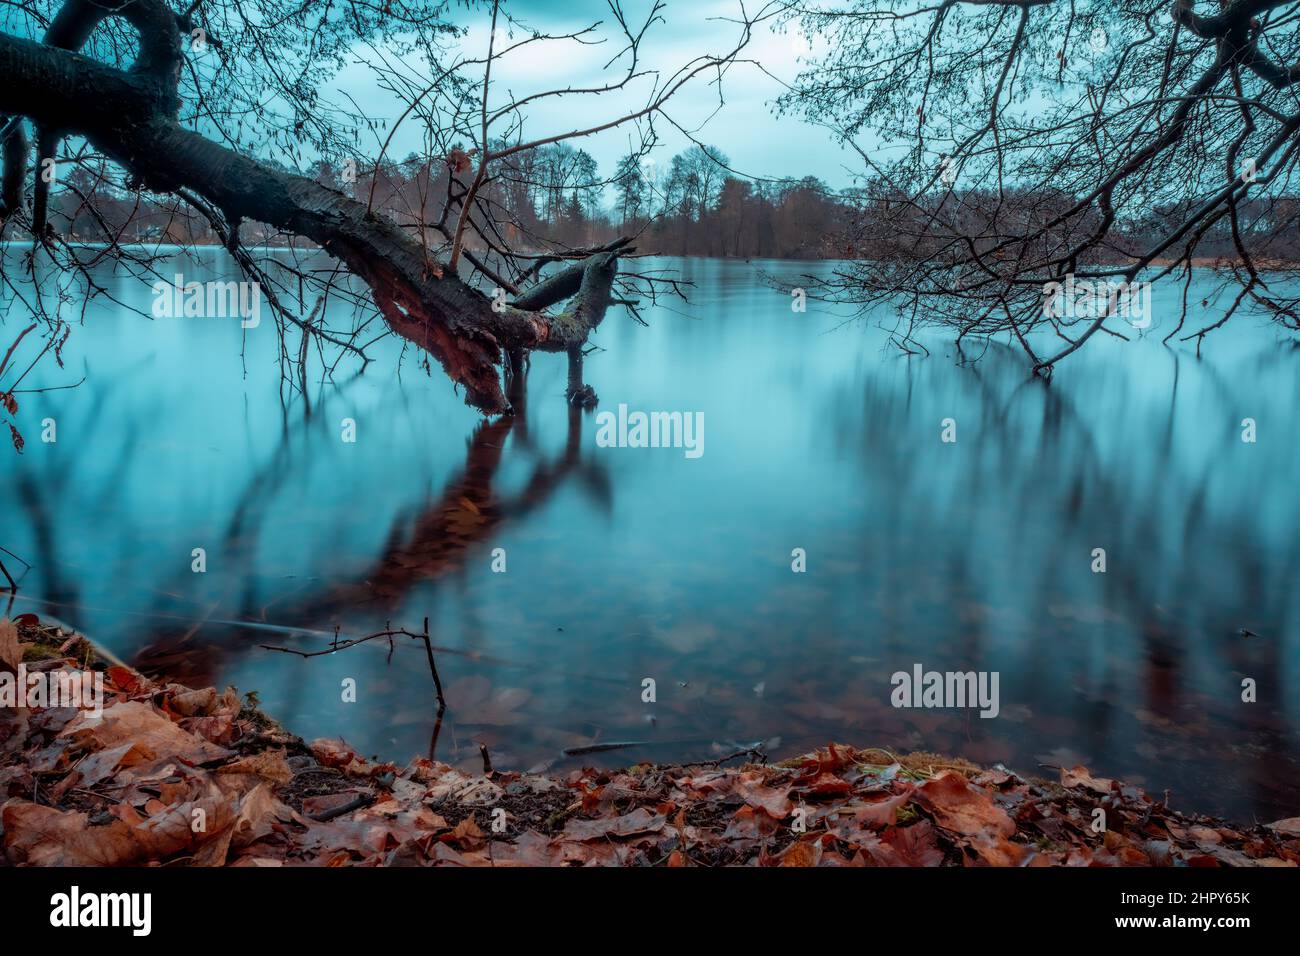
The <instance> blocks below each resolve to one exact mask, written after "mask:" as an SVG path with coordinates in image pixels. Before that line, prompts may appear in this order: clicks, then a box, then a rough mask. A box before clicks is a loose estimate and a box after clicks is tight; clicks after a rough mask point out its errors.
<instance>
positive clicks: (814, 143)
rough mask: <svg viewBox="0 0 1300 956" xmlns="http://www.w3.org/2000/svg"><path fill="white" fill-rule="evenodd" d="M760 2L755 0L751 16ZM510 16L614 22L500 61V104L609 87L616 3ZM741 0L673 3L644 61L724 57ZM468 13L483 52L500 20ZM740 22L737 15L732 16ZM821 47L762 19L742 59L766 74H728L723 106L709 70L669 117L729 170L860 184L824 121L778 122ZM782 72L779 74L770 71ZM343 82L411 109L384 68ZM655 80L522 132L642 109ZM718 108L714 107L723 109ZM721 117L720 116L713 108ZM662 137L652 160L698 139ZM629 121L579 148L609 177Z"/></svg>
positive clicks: (561, 101)
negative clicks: (720, 155) (718, 154)
mask: <svg viewBox="0 0 1300 956" xmlns="http://www.w3.org/2000/svg"><path fill="white" fill-rule="evenodd" d="M761 2H762V0H746V8H747V9H748V10H750V11H751V13H752V12H753V11H754V10H755V9H757V8H758V6H759V5H760V4H761ZM505 9H506V11H507V12H508V13H509V14H510V15H511V16H512V17H513V18H514V19H515V20H517V21H522V22H523V23H525V24H526V25H527V26H529V27H532V28H533V29H536V30H538V31H540V32H543V33H553V34H554V33H559V34H562V33H571V32H575V31H577V30H580V29H582V28H584V27H587V26H590V25H591V24H593V23H595V22H596V21H598V20H603V21H604V26H603V27H602V28H601V31H600V33H599V35H600V36H602V37H605V38H606V42H604V43H603V44H601V45H584V44H582V43H579V42H577V41H573V40H556V41H546V42H542V43H534V44H529V45H526V46H524V47H522V48H520V49H519V50H517V51H513V52H511V53H510V54H509V55H508V56H507V57H505V58H504V59H502V60H500V61H498V63H497V64H496V65H495V66H494V68H493V69H494V75H493V82H492V87H493V91H494V92H495V93H496V94H497V95H496V96H494V97H493V99H492V100H491V101H490V103H495V104H497V105H499V104H500V103H502V102H504V99H503V97H504V95H505V93H506V91H510V92H513V93H514V94H515V95H516V96H520V95H525V94H527V93H530V92H538V91H541V90H546V89H554V88H557V87H567V86H570V85H574V86H589V85H592V84H594V83H598V82H599V83H605V82H608V81H609V79H610V78H611V77H612V76H614V75H616V73H617V72H619V70H620V68H621V67H623V65H624V63H625V61H620V62H619V63H618V64H616V65H615V66H613V67H611V68H610V69H609V71H604V70H603V69H602V68H603V67H604V64H605V62H606V61H607V60H609V59H610V58H611V57H612V56H613V55H614V54H615V53H617V52H618V50H619V49H620V48H621V47H622V45H623V44H622V43H621V42H619V41H620V39H621V35H620V34H619V33H618V32H617V27H616V26H615V25H614V23H613V20H612V18H611V16H610V11H609V8H608V6H607V5H606V4H605V3H604V2H603V0H573V2H557V0H519V2H514V3H509V4H507V5H506V7H505ZM623 9H624V11H625V13H626V15H627V19H628V21H629V23H631V24H638V25H639V24H640V23H641V22H643V21H644V19H645V17H646V16H647V15H648V13H649V11H650V9H651V2H650V0H625V2H624V4H623ZM739 11H740V0H667V3H666V6H665V9H664V11H663V12H662V14H661V15H662V16H663V18H664V20H665V21H666V22H663V23H656V24H655V25H654V26H653V27H652V28H651V29H650V31H649V33H648V34H647V36H646V41H645V43H644V46H643V49H642V62H641V68H643V69H657V70H660V71H661V72H662V73H663V74H664V75H667V74H670V73H672V72H674V71H675V70H676V69H677V68H678V67H680V66H682V65H684V64H686V63H687V62H689V61H690V60H692V59H693V58H695V57H697V56H700V55H703V54H716V55H720V54H723V53H725V52H727V51H728V50H730V49H731V48H732V47H734V45H735V43H736V40H737V38H738V37H739V35H740V28H739V26H738V25H737V24H736V23H735V22H734V19H735V18H736V17H737V15H738V14H739ZM464 16H465V15H464V13H463V12H462V13H461V14H460V17H459V18H458V22H462V23H466V24H467V25H468V27H469V29H468V33H467V34H466V36H465V37H464V38H463V40H462V41H461V47H462V49H463V50H464V51H465V52H466V53H467V54H469V55H473V56H482V55H484V54H485V53H486V51H487V43H488V38H489V34H490V29H489V24H490V20H489V18H488V16H487V15H486V14H484V15H482V16H479V15H477V14H476V15H475V16H474V17H473V18H471V19H469V20H465V19H464ZM724 18H731V19H732V20H733V22H726V19H724ZM498 27H499V28H500V29H504V30H509V29H513V31H514V36H513V38H511V37H510V36H509V35H508V34H507V35H506V36H505V37H504V39H505V42H507V43H511V42H518V40H519V39H522V38H523V37H524V36H526V35H527V32H526V31H523V30H521V29H519V28H518V27H514V28H511V27H510V26H509V25H508V24H505V23H503V22H502V21H500V20H499V21H498ZM814 53H815V48H814V47H813V46H812V45H810V44H809V43H808V41H807V40H806V39H804V37H803V36H802V35H801V34H799V33H798V31H797V29H795V28H793V27H791V28H789V29H787V30H785V31H782V30H781V29H780V28H778V27H776V25H775V24H772V23H769V24H760V25H759V26H758V27H757V28H756V30H755V34H754V38H753V40H752V41H751V43H750V45H749V46H748V47H747V48H746V51H745V53H744V54H742V55H743V56H746V57H748V58H750V59H754V60H757V61H758V62H759V63H761V64H762V69H760V68H758V67H757V66H754V65H750V64H738V65H736V66H734V67H733V68H732V69H731V71H730V72H729V73H728V74H727V76H726V78H725V80H724V93H725V102H724V103H723V105H722V106H721V108H720V109H719V108H718V97H717V92H716V88H715V87H713V86H711V85H709V78H708V77H706V76H704V75H701V76H699V77H697V78H696V79H695V80H693V81H692V82H691V84H690V85H689V86H688V87H687V88H686V89H684V90H683V91H682V92H681V93H679V94H678V95H677V96H676V97H674V99H673V100H672V101H670V104H669V106H668V110H667V112H668V114H669V115H670V116H671V117H672V118H673V119H674V120H675V121H676V122H677V123H679V124H680V125H681V126H682V127H684V128H685V129H686V130H689V131H691V132H693V133H694V135H696V136H697V137H698V138H699V139H700V141H702V142H705V143H708V144H710V145H712V146H716V147H717V148H719V149H721V150H722V152H724V153H725V154H726V155H727V156H728V157H729V158H730V160H731V166H732V167H733V168H734V169H736V170H738V171H740V172H742V173H745V174H747V175H752V176H757V177H771V178H780V177H785V176H794V177H802V176H806V175H814V176H818V177H820V178H821V179H823V180H824V181H826V182H827V184H828V185H830V186H831V187H833V188H839V187H844V186H847V185H849V184H850V177H851V174H852V171H853V170H854V169H855V168H858V166H859V165H860V161H858V162H857V163H855V160H856V159H857V158H856V156H855V155H854V154H853V153H851V152H850V151H847V150H845V149H844V148H843V147H841V146H840V145H839V144H837V143H836V142H835V139H834V137H833V136H832V135H831V134H830V133H829V132H827V131H826V130H823V129H821V128H818V127H815V126H812V125H810V124H807V123H805V122H804V121H802V120H801V119H798V118H796V117H780V118H778V117H777V116H776V115H775V113H774V110H773V101H774V100H775V99H776V97H778V96H779V95H780V94H781V92H782V89H783V87H782V81H785V82H789V81H790V80H792V79H793V78H794V76H795V75H796V74H797V72H798V71H799V61H800V59H801V58H807V57H808V56H809V55H812V54H814ZM765 71H766V73H770V74H772V75H771V76H768V75H765ZM338 86H339V88H340V89H342V90H346V91H347V92H348V94H350V95H351V96H352V97H353V98H354V99H355V100H356V102H357V103H358V104H359V105H361V106H362V107H363V108H364V109H365V110H366V112H367V113H369V114H371V115H373V116H376V117H394V116H396V115H397V114H398V113H399V112H400V110H401V107H400V106H399V105H398V104H397V101H396V100H395V99H394V98H393V97H392V96H391V94H389V93H387V92H386V91H384V90H383V89H381V88H380V87H379V85H378V84H377V83H376V81H375V75H374V73H373V72H372V71H371V70H369V69H368V68H367V66H366V65H365V64H364V63H362V62H360V61H358V62H357V63H355V64H353V65H352V66H350V67H348V68H347V69H345V70H344V71H343V73H342V74H340V76H339V78H338ZM648 90H649V81H648V80H642V81H641V82H640V83H639V84H638V85H637V86H635V87H633V89H632V90H631V91H628V92H623V91H620V92H619V93H617V94H605V95H601V96H599V97H592V96H586V97H583V96H565V97H560V98H557V99H548V100H543V101H539V102H538V103H536V104H534V105H530V106H529V108H528V110H527V114H526V115H527V120H526V125H525V128H524V134H525V136H528V137H540V136H544V135H550V134H554V133H560V132H567V131H569V130H572V129H574V128H577V127H586V126H590V125H596V124H597V123H599V122H603V121H605V120H608V119H612V118H614V117H616V116H618V115H620V114H622V113H625V112H627V111H629V110H631V109H633V108H635V106H637V105H639V104H644V102H645V99H646V94H647V92H648ZM715 110H716V112H715ZM711 114H712V115H711ZM656 131H657V132H658V134H659V136H660V138H661V139H662V141H663V144H662V145H661V146H659V147H658V148H657V149H656V150H655V151H654V152H653V153H652V154H651V157H652V158H653V159H654V160H655V161H656V163H659V164H663V165H666V164H667V163H668V161H669V160H670V159H671V157H672V156H673V154H675V153H677V152H680V151H681V150H683V149H685V148H686V147H688V146H689V145H690V140H689V139H688V138H687V137H686V136H685V135H684V134H683V133H681V132H679V131H678V130H676V129H675V128H673V127H672V125H671V124H669V123H666V122H663V121H662V120H660V121H658V122H656ZM635 137H636V133H635V130H633V129H631V128H621V129H615V130H609V131H606V132H603V133H599V134H596V135H594V136H591V137H587V138H584V139H582V140H574V141H572V145H574V146H575V147H580V148H582V149H585V150H587V152H589V153H591V154H592V155H593V156H594V157H595V159H596V161H597V162H598V163H599V164H600V169H601V172H602V173H603V174H604V175H611V174H612V173H613V171H614V167H615V164H616V163H617V161H618V159H619V157H620V156H622V155H624V154H626V153H627V152H628V150H629V147H630V146H631V145H632V144H633V143H634V142H635ZM420 146H421V141H420V136H419V131H418V129H417V128H416V127H415V126H414V125H412V126H410V127H409V129H407V128H403V129H402V130H400V131H399V132H398V134H397V136H396V137H395V139H394V145H393V147H391V148H390V154H391V155H395V156H398V157H401V156H406V155H408V154H410V153H411V152H413V151H418V150H419V148H420Z"/></svg>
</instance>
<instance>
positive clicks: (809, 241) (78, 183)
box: [50, 143, 850, 259]
mask: <svg viewBox="0 0 1300 956" xmlns="http://www.w3.org/2000/svg"><path fill="white" fill-rule="evenodd" d="M469 161H470V155H469V154H467V153H464V152H461V151H459V150H454V151H453V152H452V154H451V155H450V156H449V157H446V158H444V159H438V160H429V159H421V158H419V157H415V156H411V157H409V158H407V159H406V160H404V161H400V162H386V163H383V164H382V165H380V167H379V168H378V169H376V168H375V166H373V165H359V164H356V163H355V162H354V161H344V162H343V163H338V162H335V163H329V162H319V163H317V164H315V166H314V167H313V168H312V169H310V170H309V174H310V175H311V176H312V177H313V178H314V179H316V180H317V181H318V182H321V183H323V184H325V185H329V186H332V187H335V188H337V189H341V190H343V191H345V192H350V193H351V194H352V195H353V196H355V197H357V198H359V199H361V200H363V201H365V202H367V203H368V204H369V205H370V206H371V207H372V208H373V209H374V210H376V211H378V212H383V213H385V214H387V215H389V216H391V217H392V218H393V219H394V220H396V221H397V223H398V224H399V225H402V226H404V227H406V228H408V229H411V230H413V231H415V232H417V233H418V232H420V231H421V229H422V228H427V227H428V226H429V225H431V224H432V223H434V222H436V221H437V219H438V217H439V215H440V214H441V212H442V210H444V209H446V208H447V206H448V204H447V202H446V197H447V195H448V193H449V192H450V191H452V190H456V189H458V188H460V187H459V183H460V178H462V177H460V173H461V172H462V171H463V169H464V168H465V166H466V164H467V163H468V162H469ZM727 163H728V160H727V158H726V156H725V155H724V154H723V153H722V152H721V151H720V150H717V149H714V148H712V147H702V146H692V147H690V148H689V149H687V150H685V151H683V152H681V153H678V154H677V155H676V156H674V157H672V159H671V160H670V161H669V162H668V163H667V164H666V165H662V164H660V163H659V162H657V161H656V160H654V159H653V158H650V157H648V156H645V155H642V154H629V155H628V156H625V157H624V158H623V159H622V160H621V161H620V162H619V163H618V164H617V166H616V168H615V169H614V170H613V172H612V175H608V176H602V174H601V171H600V169H599V167H598V165H597V163H596V160H595V159H594V158H593V157H592V156H591V155H590V154H589V153H587V152H586V151H585V150H582V149H577V148H574V147H573V146H571V145H569V144H568V143H558V144H555V145H552V146H547V147H543V148H540V149H536V150H532V151H529V152H526V153H521V154H519V155H518V156H516V157H511V158H510V160H509V161H507V162H505V163H503V164H502V166H503V169H502V170H501V171H500V172H498V174H497V176H496V178H495V179H494V181H493V182H491V183H490V184H488V186H486V187H485V188H484V189H483V190H482V191H481V193H480V194H479V196H478V197H477V199H476V202H477V203H478V207H477V208H476V210H475V214H474V216H473V219H474V221H475V224H476V225H477V227H478V229H477V233H478V234H477V235H476V236H475V237H474V239H473V240H472V241H471V242H470V247H471V248H476V247H477V248H483V247H486V246H487V245H488V244H490V243H495V242H498V241H499V242H500V244H501V245H502V246H503V247H504V246H507V245H508V246H515V245H517V244H522V245H523V246H525V247H527V246H531V247H533V248H535V249H536V250H538V251H543V252H544V251H547V250H548V249H550V248H553V247H556V246H569V247H574V248H582V247H591V246H598V245H601V244H603V243H606V242H609V241H610V240H612V239H613V238H615V237H617V236H619V235H627V234H634V235H636V236H637V243H636V244H637V248H638V250H640V251H644V252H648V253H657V254H661V255H674V256H724V257H742V258H791V259H814V258H824V257H838V256H842V255H844V254H845V252H846V250H847V247H846V246H845V245H844V243H843V242H842V241H841V238H840V237H842V236H843V235H844V234H845V233H846V231H847V229H848V226H849V222H850V220H849V207H848V206H847V205H846V204H845V203H844V201H843V197H841V196H840V195H838V194H836V193H835V192H834V191H833V190H831V189H830V188H829V187H827V186H826V185H825V184H824V183H823V182H822V181H821V180H819V179H817V178H815V177H812V176H808V177H804V178H802V179H782V180H758V181H754V180H750V179H746V178H742V177H741V176H739V175H735V174H733V173H732V172H730V171H729V170H728V168H727ZM62 185H63V187H64V188H62V189H60V190H58V191H57V192H56V193H55V196H54V198H53V199H52V201H51V217H50V218H51V221H52V222H53V223H54V225H55V228H56V229H57V231H59V232H60V233H62V234H64V235H66V236H68V237H69V238H73V239H76V240H80V241H88V242H94V241H107V240H108V239H110V238H113V239H115V240H117V241H122V242H132V241H145V242H175V243H178V244H190V243H200V244H201V243H214V242H217V241H218V240H217V237H216V236H215V235H214V234H213V232H212V229H211V227H210V225H209V224H208V222H207V221H206V220H205V219H204V218H203V217H202V216H199V215H198V214H196V213H195V212H193V211H192V210H191V209H190V208H189V207H188V206H186V205H185V204H184V203H180V202H178V201H176V200H175V199H173V198H170V197H154V196H152V195H150V194H147V193H139V192H132V191H129V190H125V189H122V188H120V187H115V186H114V185H113V184H112V183H110V182H109V180H108V179H107V178H106V177H104V176H102V175H100V174H98V173H97V172H96V171H94V170H93V169H91V168H88V167H81V166H79V167H77V168H75V169H74V170H72V171H71V172H70V174H69V175H68V177H67V178H66V180H65V181H64V182H63V183H62ZM499 222H506V223H508V224H509V225H508V226H506V227H505V229H506V231H507V232H508V233H509V234H508V235H506V234H503V235H500V236H494V235H493V230H494V229H495V228H498V227H497V226H496V223H499ZM242 238H243V241H244V242H246V243H253V244H259V245H260V244H269V245H276V244H282V243H286V242H287V241H288V240H287V239H286V238H285V237H283V236H279V235H277V234H276V233H274V232H273V231H269V230H266V231H261V232H259V228H258V226H257V225H256V224H248V223H246V224H245V225H244V227H243V233H242Z"/></svg>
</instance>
